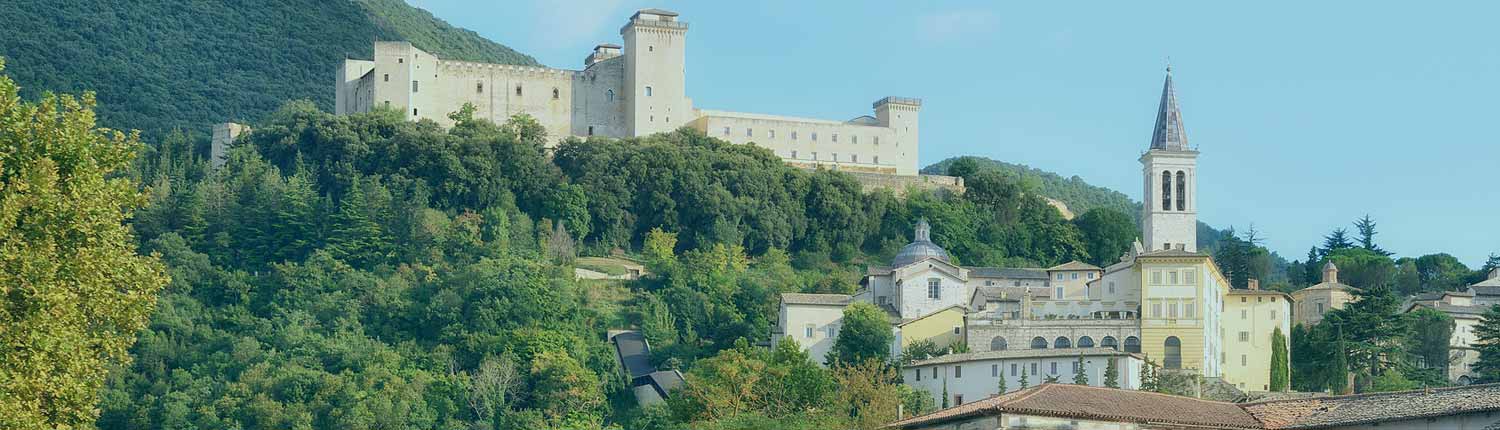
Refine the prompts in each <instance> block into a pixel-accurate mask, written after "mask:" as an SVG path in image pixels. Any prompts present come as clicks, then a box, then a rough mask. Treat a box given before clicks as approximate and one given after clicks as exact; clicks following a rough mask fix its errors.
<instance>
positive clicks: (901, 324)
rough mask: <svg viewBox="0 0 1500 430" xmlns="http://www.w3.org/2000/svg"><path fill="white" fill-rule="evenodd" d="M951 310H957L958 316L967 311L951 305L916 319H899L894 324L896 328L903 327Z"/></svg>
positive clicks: (964, 307)
mask: <svg viewBox="0 0 1500 430" xmlns="http://www.w3.org/2000/svg"><path fill="white" fill-rule="evenodd" d="M953 308H958V312H959V313H960V314H963V313H965V312H967V311H968V310H969V307H968V306H964V305H952V306H948V307H945V308H942V309H938V310H935V311H932V312H928V313H927V314H925V315H922V316H919V317H916V318H902V319H900V320H899V321H897V322H896V326H897V327H905V326H906V325H907V324H911V323H914V322H917V321H921V320H925V319H928V318H931V317H932V316H933V315H937V314H940V313H943V312H945V311H947V310H949V309H953Z"/></svg>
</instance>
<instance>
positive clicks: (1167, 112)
mask: <svg viewBox="0 0 1500 430" xmlns="http://www.w3.org/2000/svg"><path fill="white" fill-rule="evenodd" d="M1140 161H1141V166H1142V167H1143V169H1142V175H1143V176H1144V179H1145V187H1146V190H1145V193H1144V194H1142V196H1143V198H1144V200H1145V201H1144V203H1143V204H1142V206H1143V207H1144V209H1143V213H1142V214H1141V215H1142V216H1141V223H1142V225H1141V234H1142V235H1143V236H1145V237H1143V238H1142V240H1143V241H1144V244H1145V246H1146V248H1147V250H1148V251H1151V250H1161V249H1181V250H1184V251H1188V252H1197V251H1198V199H1197V194H1198V186H1197V182H1198V175H1197V173H1198V172H1197V166H1198V151H1197V150H1195V149H1193V148H1191V147H1189V146H1188V144H1187V132H1186V130H1185V129H1184V128H1183V125H1182V111H1181V109H1180V108H1179V107H1178V105H1177V89H1176V88H1175V87H1173V86H1172V68H1171V67H1167V79H1166V83H1165V84H1163V85H1162V90H1161V105H1160V106H1159V107H1158V108H1157V111H1156V129H1155V131H1154V132H1153V133H1152V135H1151V147H1150V148H1148V149H1147V150H1146V153H1145V154H1141V158H1140Z"/></svg>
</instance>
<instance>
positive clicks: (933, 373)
mask: <svg viewBox="0 0 1500 430" xmlns="http://www.w3.org/2000/svg"><path fill="white" fill-rule="evenodd" d="M932 379H937V366H932Z"/></svg>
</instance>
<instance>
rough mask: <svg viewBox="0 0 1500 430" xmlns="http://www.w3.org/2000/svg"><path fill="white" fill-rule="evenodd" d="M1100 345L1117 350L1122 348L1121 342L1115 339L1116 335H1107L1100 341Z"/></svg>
mask: <svg viewBox="0 0 1500 430" xmlns="http://www.w3.org/2000/svg"><path fill="white" fill-rule="evenodd" d="M1099 346H1100V347H1102V348H1109V349H1113V350H1115V351H1119V350H1120V344H1119V342H1116V341H1115V337H1114V336H1105V337H1104V339H1102V340H1100V341H1099Z"/></svg>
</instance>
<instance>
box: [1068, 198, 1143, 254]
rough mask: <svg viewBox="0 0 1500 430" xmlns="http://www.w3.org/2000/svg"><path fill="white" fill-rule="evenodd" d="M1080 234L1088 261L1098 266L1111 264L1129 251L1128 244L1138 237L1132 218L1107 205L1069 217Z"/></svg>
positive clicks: (1136, 227) (1138, 233)
mask: <svg viewBox="0 0 1500 430" xmlns="http://www.w3.org/2000/svg"><path fill="white" fill-rule="evenodd" d="M1073 224H1074V225H1076V226H1078V231H1079V232H1081V233H1083V243H1084V246H1085V247H1086V248H1087V249H1088V252H1089V256H1090V257H1091V259H1090V261H1089V263H1092V264H1095V265H1098V266H1100V267H1104V266H1108V265H1110V264H1114V263H1115V262H1117V261H1118V259H1119V257H1120V256H1121V255H1124V254H1125V253H1126V252H1128V251H1130V244H1131V243H1132V242H1134V241H1135V239H1136V238H1137V237H1140V227H1138V226H1137V225H1136V223H1135V220H1133V219H1131V218H1130V215H1126V214H1125V213H1122V212H1120V211H1117V210H1114V209H1110V208H1095V209H1092V210H1089V211H1088V212H1084V213H1083V215H1079V216H1078V218H1075V219H1073Z"/></svg>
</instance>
